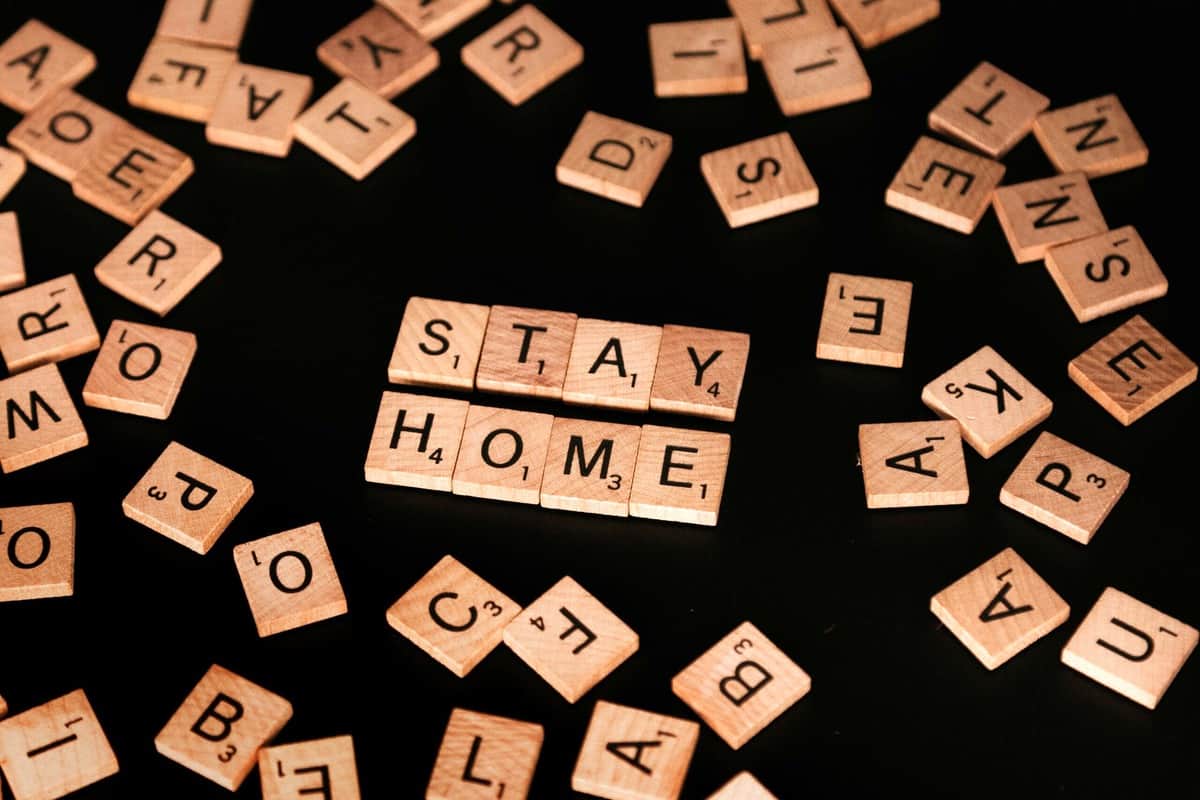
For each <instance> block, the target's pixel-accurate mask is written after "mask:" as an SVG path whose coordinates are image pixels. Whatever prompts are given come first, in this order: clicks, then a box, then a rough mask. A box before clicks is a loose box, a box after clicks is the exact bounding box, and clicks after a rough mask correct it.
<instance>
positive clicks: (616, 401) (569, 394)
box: [562, 319, 663, 411]
mask: <svg viewBox="0 0 1200 800" xmlns="http://www.w3.org/2000/svg"><path fill="white" fill-rule="evenodd" d="M662 332H663V329H662V328H660V327H658V326H656V325H635V324H633V323H629V322H606V321H605V320H599V319H581V320H579V321H578V322H577V323H576V325H575V341H574V342H573V343H572V344H571V359H570V362H569V363H568V365H567V379H566V381H565V382H564V384H563V393H562V399H563V402H566V403H574V404H576V405H589V406H604V407H607V408H623V409H627V410H630V411H648V410H649V409H650V392H651V389H652V388H653V386H654V368H655V365H656V364H657V363H658V351H659V346H660V344H661V343H662Z"/></svg>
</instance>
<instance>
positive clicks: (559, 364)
mask: <svg viewBox="0 0 1200 800" xmlns="http://www.w3.org/2000/svg"><path fill="white" fill-rule="evenodd" d="M578 319H579V318H578V317H576V316H575V315H574V314H568V313H566V312H564V311H540V310H538V309H536V308H516V307H515V306H492V311H491V314H490V316H489V317H488V321H487V332H486V333H485V334H484V337H483V350H482V353H481V355H480V357H479V368H478V369H477V370H476V371H475V387H476V388H477V389H481V390H483V391H486V392H503V393H505V394H521V395H529V396H531V397H549V398H553V399H555V400H559V399H562V389H563V381H564V380H565V379H566V377H567V361H568V359H569V358H570V357H571V343H572V342H573V341H574V340H575V323H576V321H577V320H578Z"/></svg>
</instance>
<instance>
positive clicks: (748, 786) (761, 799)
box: [708, 772, 778, 800]
mask: <svg viewBox="0 0 1200 800" xmlns="http://www.w3.org/2000/svg"><path fill="white" fill-rule="evenodd" d="M708 800H778V798H777V797H775V795H773V794H771V793H770V792H769V791H767V787H765V786H763V785H762V784H761V783H759V782H758V779H757V778H755V777H754V776H753V775H751V774H750V773H749V772H739V773H738V774H737V775H735V776H734V777H733V780H731V781H730V782H729V783H727V784H725V785H724V786H722V787H721V788H720V789H718V790H717V793H716V794H714V795H709V798H708Z"/></svg>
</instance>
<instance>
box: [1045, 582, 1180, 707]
mask: <svg viewBox="0 0 1200 800" xmlns="http://www.w3.org/2000/svg"><path fill="white" fill-rule="evenodd" d="M1198 636H1200V634H1198V633H1197V631H1196V629H1195V628H1193V627H1192V626H1191V625H1187V624H1185V623H1183V622H1180V621H1179V620H1177V619H1174V618H1173V617H1168V616H1167V615H1166V614H1163V613H1162V612H1161V611H1157V610H1155V609H1153V608H1151V607H1150V606H1148V605H1146V604H1145V603H1143V602H1141V601H1139V600H1136V599H1134V598H1132V597H1130V596H1129V595H1127V594H1125V593H1123V592H1119V591H1117V590H1116V589H1113V588H1112V587H1109V588H1107V589H1105V590H1104V593H1103V594H1101V595H1100V599H1099V600H1097V601H1096V605H1094V606H1092V610H1091V611H1089V612H1088V615H1087V616H1086V617H1084V619H1083V622H1082V623H1081V624H1080V625H1079V629H1078V630H1077V631H1075V633H1074V635H1072V636H1071V640H1070V641H1069V642H1067V646H1066V647H1064V648H1063V651H1062V662H1063V663H1064V664H1066V665H1067V666H1068V667H1070V668H1071V669H1075V670H1078V671H1080V672H1082V673H1083V674H1084V675H1087V676H1088V677H1089V678H1091V679H1092V680H1094V681H1096V682H1097V683H1101V684H1104V685H1105V686H1107V687H1108V688H1109V689H1112V690H1113V691H1114V692H1117V693H1118V694H1123V695H1125V696H1126V697H1128V698H1129V699H1130V700H1133V701H1134V702H1135V703H1141V704H1142V705H1144V706H1145V707H1146V708H1149V709H1151V710H1153V709H1154V708H1155V707H1156V706H1157V705H1158V703H1159V701H1160V700H1162V696H1163V694H1165V693H1166V691H1167V688H1168V687H1169V686H1170V685H1171V682H1172V681H1174V680H1175V676H1176V675H1178V674H1179V670H1180V669H1181V668H1182V667H1183V663H1184V662H1185V661H1187V660H1188V657H1189V656H1190V655H1191V654H1192V651H1193V650H1195V649H1196V640H1197V638H1198Z"/></svg>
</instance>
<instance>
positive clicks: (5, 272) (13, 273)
mask: <svg viewBox="0 0 1200 800" xmlns="http://www.w3.org/2000/svg"><path fill="white" fill-rule="evenodd" d="M24 285H25V256H24V255H23V254H22V253H21V231H20V228H19V227H18V226H17V212H15V211H5V212H4V213H3V214H0V292H6V291H8V290H9V289H16V288H18V287H21V286H24Z"/></svg>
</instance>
